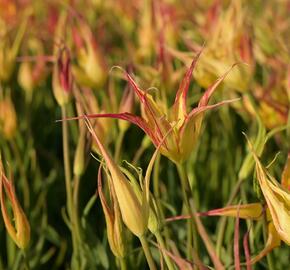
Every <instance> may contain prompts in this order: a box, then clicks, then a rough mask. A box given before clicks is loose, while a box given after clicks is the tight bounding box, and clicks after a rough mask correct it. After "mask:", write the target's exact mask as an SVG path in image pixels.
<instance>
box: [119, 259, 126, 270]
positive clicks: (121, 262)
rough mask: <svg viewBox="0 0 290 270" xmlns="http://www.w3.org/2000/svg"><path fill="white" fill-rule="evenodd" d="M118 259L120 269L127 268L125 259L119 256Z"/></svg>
mask: <svg viewBox="0 0 290 270" xmlns="http://www.w3.org/2000/svg"><path fill="white" fill-rule="evenodd" d="M119 261H120V266H121V270H127V264H126V259H125V258H120V259H119Z"/></svg>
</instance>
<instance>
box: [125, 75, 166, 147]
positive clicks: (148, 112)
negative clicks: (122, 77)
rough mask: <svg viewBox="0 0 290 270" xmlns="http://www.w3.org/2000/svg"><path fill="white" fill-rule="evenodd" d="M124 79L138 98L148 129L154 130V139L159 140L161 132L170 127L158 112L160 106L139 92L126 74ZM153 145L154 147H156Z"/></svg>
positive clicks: (147, 95)
mask: <svg viewBox="0 0 290 270" xmlns="http://www.w3.org/2000/svg"><path fill="white" fill-rule="evenodd" d="M126 77H127V80H128V82H129V83H130V85H131V86H132V88H133V89H134V91H135V93H136V94H137V96H138V97H139V99H140V101H141V104H142V105H143V107H142V112H143V113H144V118H146V120H147V121H148V125H149V126H150V129H151V130H152V129H154V131H153V132H154V133H156V135H157V136H156V137H158V138H159V140H161V138H163V136H164V134H165V133H164V132H163V130H164V129H165V130H166V132H167V131H168V126H169V127H170V124H169V122H168V121H167V120H166V117H165V114H164V113H163V112H162V111H161V110H160V106H158V104H157V103H156V102H155V101H154V99H153V98H152V96H151V95H150V94H148V93H147V92H145V91H143V90H141V89H140V88H139V87H138V85H137V84H136V83H135V81H134V80H133V78H132V77H131V76H130V75H129V74H128V73H127V72H126ZM157 145H158V143H157V144H155V146H157Z"/></svg>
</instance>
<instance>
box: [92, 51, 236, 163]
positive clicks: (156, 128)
mask: <svg viewBox="0 0 290 270" xmlns="http://www.w3.org/2000/svg"><path fill="white" fill-rule="evenodd" d="M199 55H200V53H199V54H198V55H197V57H196V58H195V59H194V60H193V61H192V64H191V66H190V68H189V69H188V71H187V73H186V75H185V77H184V78H183V80H182V82H181V84H180V87H179V89H178V91H177V93H176V97H175V102H174V104H173V106H172V107H171V109H170V110H169V111H168V112H167V111H166V109H164V110H162V107H161V106H160V105H159V104H157V103H156V102H155V101H154V100H153V97H152V95H150V94H149V93H147V92H146V91H143V90H141V89H140V88H139V87H138V86H137V84H136V83H135V82H134V80H133V79H132V77H131V76H130V75H129V74H127V75H126V76H127V79H128V81H129V83H130V85H131V86H132V88H133V89H134V91H135V93H136V94H137V96H138V98H139V99H140V101H141V110H142V117H139V116H136V115H133V114H131V113H128V112H124V113H118V114H113V113H107V114H91V115H87V117H88V118H98V117H109V118H118V119H123V120H126V121H129V122H132V123H133V124H135V125H137V126H139V127H140V128H141V129H143V131H144V132H145V133H146V134H147V135H148V136H149V137H150V139H151V140H152V142H153V143H154V145H155V146H156V147H157V146H158V145H159V144H160V142H161V140H162V139H163V138H164V135H165V134H166V133H167V132H168V131H169V130H171V129H173V131H172V132H171V133H170V134H169V136H168V137H167V138H166V139H165V141H164V144H163V145H162V146H161V149H160V152H161V153H162V154H163V155H165V156H167V157H168V158H169V159H171V160H172V161H174V162H176V163H180V162H183V161H185V160H186V159H187V158H188V156H189V155H190V153H191V152H192V151H193V149H194V147H195V146H196V143H197V139H198V137H199V134H200V130H201V124H202V122H203V118H204V112H205V111H207V110H209V109H213V108H215V107H218V106H220V105H223V104H226V103H229V102H232V101H233V100H227V101H223V102H220V103H217V104H214V105H208V102H209V99H210V97H211V96H212V94H213V93H214V91H215V90H216V88H217V87H218V85H219V84H220V83H221V82H222V81H223V80H224V78H225V77H226V75H227V74H228V73H229V72H230V70H231V69H232V68H233V66H232V67H231V68H230V69H229V70H228V71H227V72H226V73H225V74H224V75H223V76H222V77H220V78H219V79H218V80H217V81H216V82H215V83H214V84H213V85H212V86H211V87H209V88H208V89H207V90H206V92H205V93H204V95H203V96H202V98H201V99H200V101H199V103H198V106H197V107H196V108H194V109H193V110H192V111H191V112H190V113H187V112H186V99H187V92H188V88H189V84H190V78H191V75H192V71H193V69H194V67H195V64H196V61H197V59H198V57H199Z"/></svg>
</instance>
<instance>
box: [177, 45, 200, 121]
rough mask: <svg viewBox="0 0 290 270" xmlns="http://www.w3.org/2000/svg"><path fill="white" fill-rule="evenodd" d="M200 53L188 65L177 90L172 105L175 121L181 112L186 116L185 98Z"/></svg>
mask: <svg viewBox="0 0 290 270" xmlns="http://www.w3.org/2000/svg"><path fill="white" fill-rule="evenodd" d="M201 53H202V50H200V51H199V52H198V54H197V55H196V56H195V57H194V59H193V60H192V63H191V65H190V67H189V69H188V70H187V72H186V74H185V76H184V78H183V80H182V81H181V84H180V86H179V89H178V91H177V93H176V96H175V101H174V104H173V110H174V113H175V116H176V119H175V120H177V119H179V116H180V113H181V112H182V113H183V115H186V96H187V93H188V88H189V84H190V80H191V76H192V72H193V70H194V68H195V66H196V63H197V61H198V59H199V56H200V55H201Z"/></svg>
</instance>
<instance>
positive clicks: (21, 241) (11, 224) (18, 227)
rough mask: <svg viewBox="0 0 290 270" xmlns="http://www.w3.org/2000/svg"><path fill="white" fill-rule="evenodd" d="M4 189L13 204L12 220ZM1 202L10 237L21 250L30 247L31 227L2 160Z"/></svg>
mask: <svg viewBox="0 0 290 270" xmlns="http://www.w3.org/2000/svg"><path fill="white" fill-rule="evenodd" d="M3 187H4V190H5V193H6V195H7V198H8V200H9V202H10V203H11V207H12V212H13V217H12V219H11V218H10V216H9V213H8V210H7V207H6V203H5V196H4V192H3ZM0 202H1V212H2V216H3V220H4V224H5V227H6V230H7V231H8V233H9V235H10V237H11V238H12V239H13V241H14V242H15V244H16V245H17V246H18V247H19V248H21V249H25V248H26V247H27V246H28V244H29V240H30V225H29V222H28V220H27V217H26V215H25V213H24V212H23V210H22V208H21V205H20V203H19V201H18V199H17V196H16V193H15V188H14V185H13V181H12V179H10V180H8V178H7V177H6V175H5V173H4V170H3V164H2V160H1V159H0Z"/></svg>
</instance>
